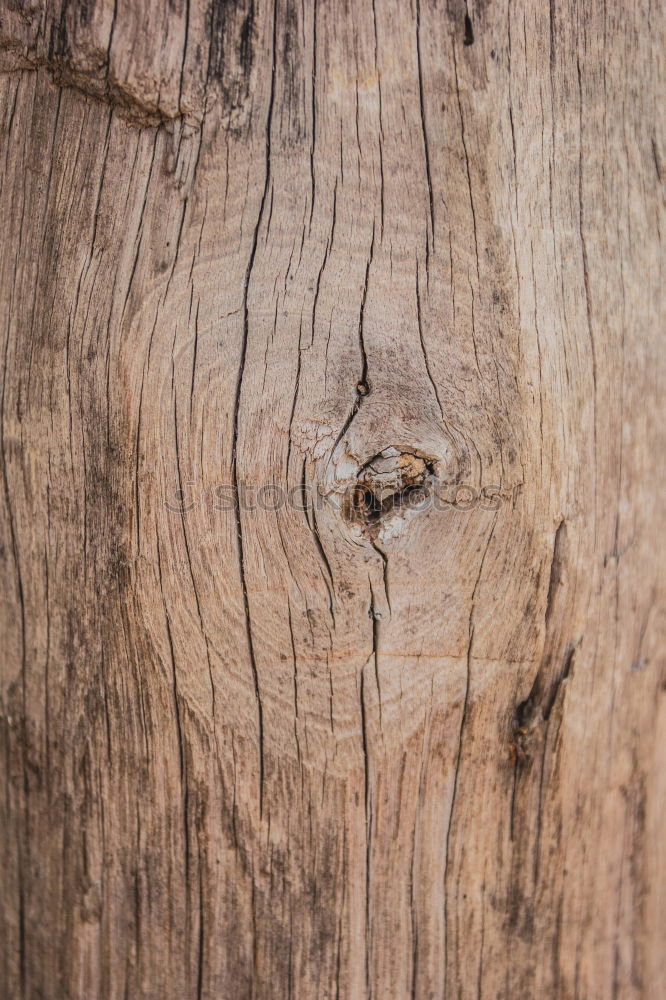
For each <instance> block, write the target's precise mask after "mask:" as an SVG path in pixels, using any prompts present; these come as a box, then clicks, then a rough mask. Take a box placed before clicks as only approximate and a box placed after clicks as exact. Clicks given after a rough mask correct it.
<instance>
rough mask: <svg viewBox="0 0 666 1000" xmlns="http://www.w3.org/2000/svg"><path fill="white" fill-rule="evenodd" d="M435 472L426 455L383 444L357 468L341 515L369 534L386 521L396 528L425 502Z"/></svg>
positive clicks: (372, 533) (373, 532)
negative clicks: (384, 446) (375, 453)
mask: <svg viewBox="0 0 666 1000" xmlns="http://www.w3.org/2000/svg"><path fill="white" fill-rule="evenodd" d="M434 476H435V470H434V464H433V462H432V461H431V460H430V459H429V458H427V457H426V456H424V455H421V454H419V453H417V452H416V451H402V450H399V449H398V448H385V449H384V451H382V452H380V453H379V454H378V455H375V457H374V458H371V459H370V461H368V462H366V463H365V465H363V466H362V467H361V469H360V470H359V472H358V475H357V482H356V483H355V484H354V485H353V486H351V487H350V488H349V490H348V491H347V494H346V496H345V502H344V505H343V513H344V516H345V518H346V519H347V521H349V522H350V523H351V524H356V525H359V526H360V527H361V529H362V530H363V532H364V533H365V534H367V535H369V537H370V538H376V537H377V535H378V534H379V533H380V531H382V529H384V528H387V527H389V525H390V526H391V528H392V529H397V528H399V527H400V525H401V523H404V522H405V520H406V518H407V515H408V514H410V513H414V512H416V511H417V510H419V509H420V508H422V506H423V505H424V504H425V503H426V501H427V500H428V498H429V497H430V495H431V483H432V481H433V480H434Z"/></svg>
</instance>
